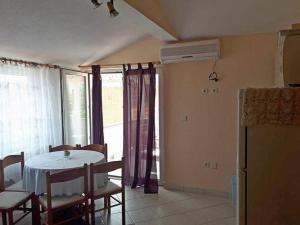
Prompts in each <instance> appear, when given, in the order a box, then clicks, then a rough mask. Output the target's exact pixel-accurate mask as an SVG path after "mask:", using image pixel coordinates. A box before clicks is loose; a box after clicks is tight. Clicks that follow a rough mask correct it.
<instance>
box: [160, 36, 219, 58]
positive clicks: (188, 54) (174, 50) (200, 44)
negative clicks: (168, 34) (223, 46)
mask: <svg viewBox="0 0 300 225" xmlns="http://www.w3.org/2000/svg"><path fill="white" fill-rule="evenodd" d="M218 58H220V41H219V40H218V39H213V40H207V41H195V42H185V43H178V44H167V45H164V46H162V47H161V49H160V59H161V62H162V63H163V64H167V63H179V62H189V61H197V60H209V59H218Z"/></svg>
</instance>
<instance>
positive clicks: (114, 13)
mask: <svg viewBox="0 0 300 225" xmlns="http://www.w3.org/2000/svg"><path fill="white" fill-rule="evenodd" d="M91 2H92V3H93V5H94V6H95V9H96V8H98V7H100V6H101V5H102V4H103V2H99V1H98V0H91ZM107 9H108V12H109V15H110V17H112V18H114V17H117V16H118V15H119V12H118V11H117V10H116V8H115V5H114V0H110V1H107Z"/></svg>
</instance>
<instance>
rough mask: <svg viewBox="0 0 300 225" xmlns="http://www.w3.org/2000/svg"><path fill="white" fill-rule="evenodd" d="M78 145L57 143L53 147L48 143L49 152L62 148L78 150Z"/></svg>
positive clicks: (61, 149)
mask: <svg viewBox="0 0 300 225" xmlns="http://www.w3.org/2000/svg"><path fill="white" fill-rule="evenodd" d="M79 149H80V145H76V146H75V147H74V146H72V145H58V146H55V147H52V145H49V152H57V151H63V150H79Z"/></svg>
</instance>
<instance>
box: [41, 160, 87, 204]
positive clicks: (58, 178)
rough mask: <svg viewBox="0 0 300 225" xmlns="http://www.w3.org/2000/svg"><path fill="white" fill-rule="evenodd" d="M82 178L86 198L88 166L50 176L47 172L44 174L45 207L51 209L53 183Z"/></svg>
mask: <svg viewBox="0 0 300 225" xmlns="http://www.w3.org/2000/svg"><path fill="white" fill-rule="evenodd" d="M80 177H83V179H84V190H83V192H84V194H85V196H88V166H87V164H84V166H83V167H81V168H76V169H70V170H65V171H62V172H58V173H54V174H50V172H49V171H48V172H47V173H46V183H47V207H48V209H51V208H52V202H51V198H52V189H51V184H55V183H63V182H67V181H71V180H75V179H77V178H80Z"/></svg>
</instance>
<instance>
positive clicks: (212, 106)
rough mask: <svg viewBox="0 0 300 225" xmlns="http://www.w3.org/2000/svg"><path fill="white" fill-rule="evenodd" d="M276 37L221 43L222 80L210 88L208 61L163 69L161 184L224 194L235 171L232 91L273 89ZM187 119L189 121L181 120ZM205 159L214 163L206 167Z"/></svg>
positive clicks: (230, 39)
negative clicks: (209, 90)
mask: <svg viewBox="0 0 300 225" xmlns="http://www.w3.org/2000/svg"><path fill="white" fill-rule="evenodd" d="M275 50H276V35H275V34H269V35H253V36H240V37H225V38H222V39H221V57H222V58H221V60H219V61H218V62H217V72H218V73H219V74H220V76H221V80H220V82H219V83H217V84H211V86H213V87H218V88H219V93H218V94H208V95H204V94H202V92H201V89H202V88H206V87H209V82H208V74H209V73H210V72H211V69H212V62H211V61H203V62H194V63H184V64H183V63H182V64H174V65H166V66H164V69H163V71H164V85H165V86H164V94H165V96H164V102H165V108H164V109H165V145H166V146H165V147H166V183H167V184H168V185H175V186H178V185H184V186H187V187H195V188H204V189H213V190H217V191H225V192H228V191H229V190H230V177H231V176H232V175H233V174H234V173H235V169H236V149H237V91H238V89H239V88H244V87H266V86H272V85H273V79H274V71H275V68H274V66H275ZM185 116H188V118H189V119H188V121H184V117H185ZM205 161H216V162H218V169H217V170H213V169H207V168H205V167H204V166H203V164H204V162H205Z"/></svg>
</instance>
